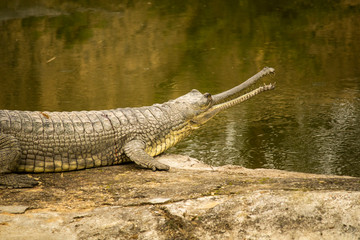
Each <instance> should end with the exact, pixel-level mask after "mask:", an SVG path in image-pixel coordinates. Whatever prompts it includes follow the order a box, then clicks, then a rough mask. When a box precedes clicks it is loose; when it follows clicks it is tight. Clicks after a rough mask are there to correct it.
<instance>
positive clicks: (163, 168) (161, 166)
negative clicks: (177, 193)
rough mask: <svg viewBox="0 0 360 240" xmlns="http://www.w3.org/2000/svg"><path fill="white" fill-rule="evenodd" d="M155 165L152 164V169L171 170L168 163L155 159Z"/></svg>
mask: <svg viewBox="0 0 360 240" xmlns="http://www.w3.org/2000/svg"><path fill="white" fill-rule="evenodd" d="M153 163H154V164H153V166H152V168H151V169H152V170H153V171H156V170H160V171H169V169H170V167H169V166H168V165H166V164H163V163H160V162H158V161H154V162H153Z"/></svg>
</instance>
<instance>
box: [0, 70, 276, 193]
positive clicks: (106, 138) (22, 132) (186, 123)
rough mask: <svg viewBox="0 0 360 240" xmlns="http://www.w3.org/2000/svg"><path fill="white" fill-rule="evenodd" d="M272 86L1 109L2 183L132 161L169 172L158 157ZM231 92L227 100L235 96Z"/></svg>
mask: <svg viewBox="0 0 360 240" xmlns="http://www.w3.org/2000/svg"><path fill="white" fill-rule="evenodd" d="M272 72H273V69H269V68H265V69H263V70H262V71H261V72H260V73H261V74H260V75H259V76H258V78H261V77H262V76H264V75H266V74H269V73H272ZM251 81H254V79H252V80H251ZM272 88H274V86H273V85H271V84H270V85H265V86H263V87H260V88H257V89H255V90H254V91H252V92H250V93H248V94H245V95H243V96H240V97H238V98H236V99H232V100H230V101H228V102H225V103H221V104H217V102H215V101H214V99H213V98H212V97H211V95H210V94H201V93H200V92H199V91H197V90H192V91H191V92H189V93H188V94H186V95H184V96H181V97H179V98H177V99H175V100H171V101H169V102H166V103H163V104H155V105H153V106H149V107H140V108H123V109H113V110H104V111H81V112H39V111H35V112H30V111H10V110H0V186H5V187H31V186H33V185H36V181H34V180H33V179H31V178H28V177H27V176H24V175H15V174H12V173H14V172H28V173H34V172H36V173H38V172H63V171H72V170H80V169H85V168H92V167H100V166H109V165H114V164H120V163H123V162H128V161H134V162H135V163H136V164H138V165H140V166H142V167H145V168H150V169H153V170H168V169H169V167H168V166H167V165H164V164H162V163H160V162H157V161H156V160H155V159H154V158H153V157H154V156H157V155H159V154H160V153H162V152H164V151H165V150H167V149H168V148H170V147H172V146H174V145H175V144H176V143H177V142H179V141H180V140H182V139H183V138H184V137H186V136H188V135H189V134H190V133H191V132H192V131H193V130H194V129H197V128H198V127H199V126H200V125H202V124H204V123H205V122H207V121H208V120H209V119H211V118H212V117H213V116H214V115H216V114H217V113H218V112H219V111H221V110H224V109H226V108H229V107H231V106H232V105H235V104H237V103H239V102H242V101H245V100H247V99H249V98H251V97H253V96H255V95H257V94H258V93H260V92H263V91H266V90H270V89H272ZM230 93H231V95H233V93H232V92H230ZM226 95H227V96H226V98H228V95H230V94H229V93H227V94H226ZM216 96H217V98H218V99H217V100H216V101H222V102H223V100H224V99H223V98H222V97H221V94H218V95H216Z"/></svg>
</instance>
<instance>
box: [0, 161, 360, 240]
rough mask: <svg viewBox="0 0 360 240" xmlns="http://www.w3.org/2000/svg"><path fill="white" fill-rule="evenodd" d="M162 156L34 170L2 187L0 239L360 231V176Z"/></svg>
mask: <svg viewBox="0 0 360 240" xmlns="http://www.w3.org/2000/svg"><path fill="white" fill-rule="evenodd" d="M160 161H162V162H164V163H167V164H170V165H171V166H172V169H171V170H170V171H169V172H152V171H149V170H144V169H141V168H138V167H136V166H135V165H134V164H127V165H120V166H112V167H105V168H96V169H88V170H84V171H77V172H66V173H51V174H32V175H33V176H34V177H35V178H39V180H40V181H41V184H40V186H38V187H35V188H32V189H0V205H1V207H0V211H1V212H0V239H356V240H358V239H359V238H360V192H359V190H360V179H359V178H352V177H338V176H325V175H313V174H304V173H294V172H286V171H279V170H265V169H257V170H251V169H245V168H242V167H236V166H224V167H210V166H207V165H205V164H202V163H200V162H198V161H196V160H195V159H192V158H189V157H183V156H178V155H171V156H166V155H165V156H163V157H161V158H160ZM19 206H20V208H21V206H22V207H23V208H21V209H20V208H19ZM1 209H2V210H1ZM9 209H10V210H9ZM4 210H5V211H4Z"/></svg>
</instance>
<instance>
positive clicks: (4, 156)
mask: <svg viewBox="0 0 360 240" xmlns="http://www.w3.org/2000/svg"><path fill="white" fill-rule="evenodd" d="M20 157H21V150H20V146H19V142H18V140H17V139H16V138H15V137H13V136H11V135H7V134H0V187H2V188H4V187H5V188H26V187H33V186H35V185H37V184H38V182H37V181H36V180H34V179H33V178H31V177H29V176H28V175H23V174H13V173H12V172H15V171H16V169H17V167H18V165H19V161H20Z"/></svg>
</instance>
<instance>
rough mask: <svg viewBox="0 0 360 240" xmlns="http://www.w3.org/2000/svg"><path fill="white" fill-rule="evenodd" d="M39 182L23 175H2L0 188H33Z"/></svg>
mask: <svg viewBox="0 0 360 240" xmlns="http://www.w3.org/2000/svg"><path fill="white" fill-rule="evenodd" d="M38 184H39V182H38V181H37V180H35V179H34V178H32V177H30V176H28V175H23V174H14V173H11V174H3V175H0V188H32V187H35V186H36V185H38Z"/></svg>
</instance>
